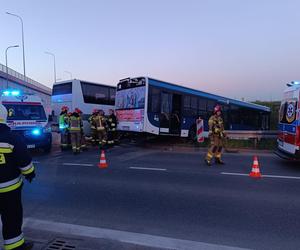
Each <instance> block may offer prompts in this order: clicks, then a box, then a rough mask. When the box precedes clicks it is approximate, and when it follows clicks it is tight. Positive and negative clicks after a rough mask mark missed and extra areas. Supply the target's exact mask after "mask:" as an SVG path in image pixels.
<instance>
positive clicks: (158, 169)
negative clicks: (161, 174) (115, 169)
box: [129, 167, 167, 171]
mask: <svg viewBox="0 0 300 250" xmlns="http://www.w3.org/2000/svg"><path fill="white" fill-rule="evenodd" d="M129 168H130V169H140V170H153V171H167V169H165V168H142V167H129Z"/></svg>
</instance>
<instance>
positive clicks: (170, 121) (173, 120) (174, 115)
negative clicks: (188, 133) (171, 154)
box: [159, 92, 181, 135]
mask: <svg viewBox="0 0 300 250" xmlns="http://www.w3.org/2000/svg"><path fill="white" fill-rule="evenodd" d="M180 118H181V95H177V94H172V93H168V92H162V93H161V113H160V129H159V132H160V134H169V135H179V134H180V126H181V119H180Z"/></svg>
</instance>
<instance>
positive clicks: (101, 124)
mask: <svg viewBox="0 0 300 250" xmlns="http://www.w3.org/2000/svg"><path fill="white" fill-rule="evenodd" d="M95 123H96V129H97V130H98V131H99V130H101V131H102V130H105V127H106V119H105V117H104V116H102V115H97V116H96V118H95Z"/></svg>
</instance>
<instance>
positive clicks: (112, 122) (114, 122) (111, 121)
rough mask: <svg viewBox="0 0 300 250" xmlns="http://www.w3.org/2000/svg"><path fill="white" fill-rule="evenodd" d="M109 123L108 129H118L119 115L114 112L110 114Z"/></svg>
mask: <svg viewBox="0 0 300 250" xmlns="http://www.w3.org/2000/svg"><path fill="white" fill-rule="evenodd" d="M107 125H108V129H109V130H110V131H115V130H116V127H117V117H116V116H115V115H114V114H112V115H109V116H108V119H107Z"/></svg>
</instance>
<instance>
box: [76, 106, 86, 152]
mask: <svg viewBox="0 0 300 250" xmlns="http://www.w3.org/2000/svg"><path fill="white" fill-rule="evenodd" d="M75 112H77V113H78V114H79V117H80V119H81V121H82V124H83V118H82V116H83V113H82V111H81V110H80V109H79V108H76V109H75ZM80 148H81V150H85V149H86V141H85V135H84V131H83V126H82V127H81V131H80Z"/></svg>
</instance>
